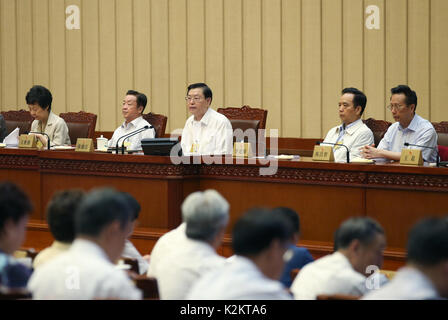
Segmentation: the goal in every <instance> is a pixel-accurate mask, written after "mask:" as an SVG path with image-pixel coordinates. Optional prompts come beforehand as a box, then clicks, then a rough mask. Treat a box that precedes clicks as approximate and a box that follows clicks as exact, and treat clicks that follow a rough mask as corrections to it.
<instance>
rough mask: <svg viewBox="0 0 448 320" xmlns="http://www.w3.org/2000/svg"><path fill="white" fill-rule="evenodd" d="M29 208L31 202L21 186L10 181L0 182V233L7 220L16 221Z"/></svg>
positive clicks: (26, 212)
mask: <svg viewBox="0 0 448 320" xmlns="http://www.w3.org/2000/svg"><path fill="white" fill-rule="evenodd" d="M31 210H33V207H32V204H31V202H30V200H29V198H28V196H27V195H26V194H25V192H23V190H22V189H21V188H19V187H18V186H17V185H15V184H14V183H11V182H3V183H0V233H2V232H3V228H4V227H5V222H6V221H7V220H12V221H13V222H14V223H17V222H18V221H19V220H20V219H22V218H23V217H24V216H25V215H28V214H29V213H30V212H31Z"/></svg>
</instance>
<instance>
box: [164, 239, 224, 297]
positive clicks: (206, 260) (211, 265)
mask: <svg viewBox="0 0 448 320" xmlns="http://www.w3.org/2000/svg"><path fill="white" fill-rule="evenodd" d="M224 263H225V259H224V258H223V257H221V256H219V255H218V254H217V253H216V251H215V249H214V248H213V247H212V246H211V245H210V244H208V243H207V242H205V241H199V240H193V239H189V238H185V239H184V241H182V242H178V243H177V244H176V247H175V248H173V250H172V251H171V253H170V254H165V256H164V257H163V258H162V259H161V260H160V261H159V267H158V271H157V273H156V275H155V277H156V279H157V284H158V286H159V294H160V299H163V300H180V299H185V298H186V296H187V293H188V292H189V290H190V289H191V287H192V286H193V285H194V283H195V282H196V281H198V279H199V278H200V277H201V276H202V275H203V274H205V273H207V272H208V271H210V270H214V269H217V268H219V267H221V266H222V265H223V264H224Z"/></svg>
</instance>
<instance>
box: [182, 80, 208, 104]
mask: <svg viewBox="0 0 448 320" xmlns="http://www.w3.org/2000/svg"><path fill="white" fill-rule="evenodd" d="M196 88H202V93H203V94H204V97H205V99H207V98H210V102H211V101H212V100H213V93H212V89H210V88H209V86H208V85H206V84H205V83H202V82H199V83H193V84H190V85H189V86H188V88H187V94H188V92H189V91H190V90H192V89H196Z"/></svg>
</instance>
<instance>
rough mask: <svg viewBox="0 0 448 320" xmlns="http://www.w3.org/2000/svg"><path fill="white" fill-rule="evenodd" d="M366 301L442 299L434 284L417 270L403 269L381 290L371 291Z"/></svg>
mask: <svg viewBox="0 0 448 320" xmlns="http://www.w3.org/2000/svg"><path fill="white" fill-rule="evenodd" d="M363 299H366V300H429V299H441V297H440V296H439V294H438V293H437V291H436V289H435V288H434V285H433V284H432V282H431V281H430V280H429V279H428V278H427V277H426V276H425V275H424V274H423V273H421V272H420V271H418V270H417V269H415V268H410V267H403V268H401V269H400V270H398V272H397V273H396V274H395V276H394V278H393V279H392V281H390V282H389V283H388V284H386V285H385V286H384V287H382V288H381V289H379V290H375V291H371V292H369V293H368V294H366V295H365V296H364V297H363Z"/></svg>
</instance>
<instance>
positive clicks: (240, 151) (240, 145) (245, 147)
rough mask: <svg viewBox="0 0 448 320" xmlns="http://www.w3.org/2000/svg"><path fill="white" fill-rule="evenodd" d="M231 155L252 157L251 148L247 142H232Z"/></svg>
mask: <svg viewBox="0 0 448 320" xmlns="http://www.w3.org/2000/svg"><path fill="white" fill-rule="evenodd" d="M233 156H234V157H235V158H249V157H252V156H253V155H252V148H251V147H250V143H248V142H235V143H234V144H233Z"/></svg>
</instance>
